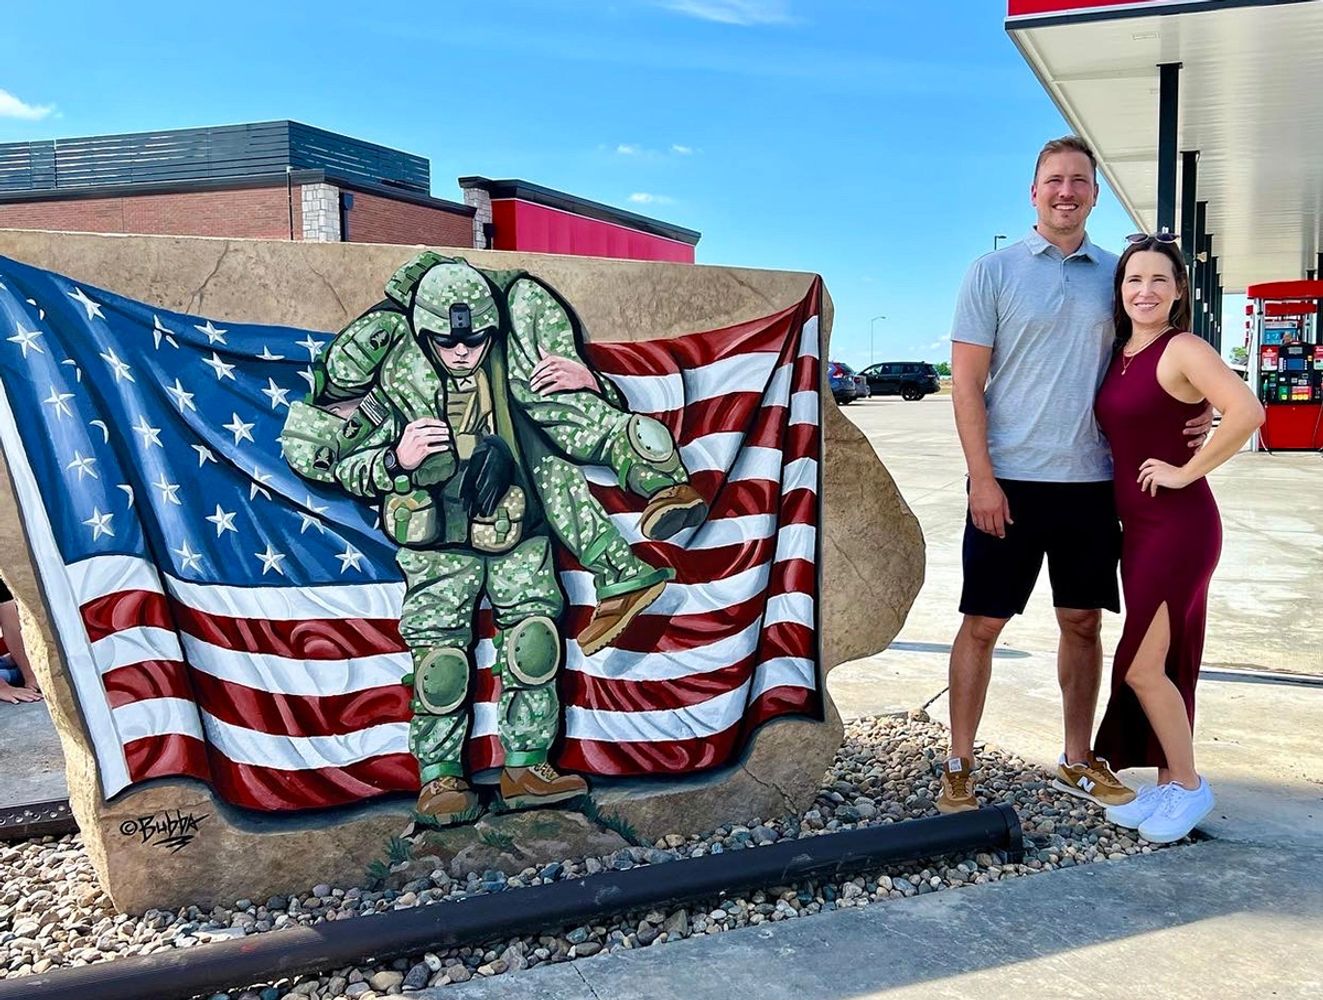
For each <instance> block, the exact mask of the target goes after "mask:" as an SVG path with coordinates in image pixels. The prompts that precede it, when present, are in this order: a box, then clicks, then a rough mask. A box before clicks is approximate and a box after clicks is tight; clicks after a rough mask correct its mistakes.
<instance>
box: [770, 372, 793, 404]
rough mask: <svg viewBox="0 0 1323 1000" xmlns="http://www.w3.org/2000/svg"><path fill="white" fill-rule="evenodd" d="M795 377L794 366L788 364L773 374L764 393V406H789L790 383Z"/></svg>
mask: <svg viewBox="0 0 1323 1000" xmlns="http://www.w3.org/2000/svg"><path fill="white" fill-rule="evenodd" d="M794 377H795V369H794V365H793V364H790V363H786V364H784V365H781V366H780V367H778V368H777V369H776V371H774V372H772V377H771V379H769V380H768V382H767V389H766V391H765V392H764V393H763V406H764V407H767V406H788V405H789V404H790V383H791V381H793V379H794Z"/></svg>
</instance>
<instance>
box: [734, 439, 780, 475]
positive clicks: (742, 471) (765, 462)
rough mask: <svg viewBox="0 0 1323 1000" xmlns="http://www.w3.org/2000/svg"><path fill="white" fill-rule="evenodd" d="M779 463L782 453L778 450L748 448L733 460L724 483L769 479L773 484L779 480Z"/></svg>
mask: <svg viewBox="0 0 1323 1000" xmlns="http://www.w3.org/2000/svg"><path fill="white" fill-rule="evenodd" d="M781 462H782V452H781V450H780V449H779V448H758V447H753V446H750V447H748V448H745V449H744V450H743V451H741V452H740V457H739V458H737V459H736V460H735V464H734V465H733V466H732V467H731V470H730V475H729V476H727V477H726V481H727V482H729V483H740V482H747V481H749V480H754V479H769V480H771V481H772V482H774V483H775V482H777V481H779V480H780V478H781Z"/></svg>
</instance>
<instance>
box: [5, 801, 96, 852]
mask: <svg viewBox="0 0 1323 1000" xmlns="http://www.w3.org/2000/svg"><path fill="white" fill-rule="evenodd" d="M77 832H78V822H77V820H75V819H74V816H73V813H72V812H71V811H70V810H69V800H68V799H50V800H49V801H46V802H29V803H27V804H26V805H21V806H5V807H4V808H0V842H4V841H10V840H27V839H29V838H30V837H62V836H64V835H65V834H66V833H77Z"/></svg>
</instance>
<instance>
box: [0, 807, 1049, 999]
mask: <svg viewBox="0 0 1323 1000" xmlns="http://www.w3.org/2000/svg"><path fill="white" fill-rule="evenodd" d="M990 850H999V851H1005V852H1006V853H1007V854H1008V855H1009V856H1010V857H1011V858H1012V859H1015V860H1018V859H1019V858H1020V857H1022V856H1023V853H1024V836H1023V832H1022V831H1021V829H1020V818H1019V817H1018V816H1017V815H1016V813H1015V810H1014V809H1013V808H1011V807H1010V806H1009V805H1005V804H999V805H995V806H992V807H990V808H987V809H977V810H972V811H970V812H962V813H954V814H952V815H949V816H930V817H925V818H923V819H914V820H907V821H905V822H903V823H895V824H889V825H886V826H870V827H864V828H863V829H859V830H846V831H842V832H839V833H831V834H824V835H822V836H818V837H806V838H803V839H797V840H783V841H781V842H779V843H776V844H770V845H767V846H765V847H756V848H747V849H745V850H742V851H727V852H725V853H723V854H707V855H704V856H702V857H699V858H685V859H682V860H678V861H672V862H667V863H664V864H658V865H645V866H641V867H638V868H631V869H630V870H628V871H608V872H603V873H601V874H600V875H590V876H588V877H586V878H581V879H566V880H563V881H560V882H553V883H549V884H547V885H538V886H530V887H529V888H527V889H516V890H512V891H510V892H498V893H492V894H489V895H480V896H471V897H469V898H468V899H464V900H458V901H454V902H449V903H436V904H432V905H428V906H418V907H413V908H411V909H407V910H393V911H390V912H388V913H380V914H374V915H372V916H366V917H355V918H352V919H347V920H336V921H331V922H329V923H322V924H317V925H315V926H313V927H301V926H300V927H289V928H285V929H282V930H278V931H271V932H267V933H264V934H257V935H250V936H248V937H245V938H242V939H240V940H236V941H222V942H220V943H218V944H208V945H200V946H198V947H196V948H187V949H185V948H171V949H168V950H166V951H158V952H156V953H154V954H151V955H138V956H134V957H133V958H122V959H117V960H115V961H112V962H98V963H96V964H93V965H83V966H79V967H77V968H70V969H52V970H51V971H49V972H43V973H40V974H38V975H30V976H22V977H20V978H17V979H4V980H0V1000H17V998H26V1000H30V998H36V997H39V998H40V1000H89V998H95V1000H179V998H184V997H192V996H197V995H198V994H208V993H214V992H216V991H217V990H224V989H227V988H228V989H233V988H242V987H245V986H248V985H250V984H253V983H264V982H270V981H273V980H278V979H287V978H290V977H292V976H296V975H302V974H305V973H313V972H324V971H325V970H327V969H336V968H342V967H344V966H346V965H356V964H360V963H364V962H373V963H377V962H384V961H390V960H391V959H394V958H400V957H403V956H406V955H416V954H418V953H419V952H424V951H432V950H439V949H443V948H457V947H462V946H464V945H468V944H474V943H477V942H480V941H487V940H491V939H493V938H498V937H517V936H519V935H522V934H535V933H538V932H539V931H546V930H549V929H552V928H559V927H564V926H569V925H575V924H582V923H587V922H588V921H590V920H592V919H593V918H596V917H600V916H604V915H606V914H613V913H623V912H626V911H629V910H640V909H646V908H649V907H654V906H660V905H662V904H666V903H674V902H680V901H682V900H691V899H702V898H705V897H713V896H721V895H726V894H728V893H732V892H737V891H740V890H745V889H756V888H763V887H767V886H773V885H787V884H791V883H794V882H800V881H804V880H806V879H821V878H831V877H835V876H840V875H842V874H844V873H846V872H852V871H858V870H861V869H866V868H877V867H881V866H883V865H888V864H894V863H897V862H901V861H913V860H916V859H918V858H926V857H932V856H937V855H942V854H955V853H968V852H971V851H990Z"/></svg>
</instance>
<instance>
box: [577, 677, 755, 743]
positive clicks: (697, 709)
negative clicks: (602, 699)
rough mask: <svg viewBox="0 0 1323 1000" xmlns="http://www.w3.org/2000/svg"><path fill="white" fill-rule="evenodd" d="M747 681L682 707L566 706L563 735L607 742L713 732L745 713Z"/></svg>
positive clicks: (699, 736)
mask: <svg viewBox="0 0 1323 1000" xmlns="http://www.w3.org/2000/svg"><path fill="white" fill-rule="evenodd" d="M748 691H749V681H745V682H744V683H743V684H741V685H740V686H739V687H737V688H735V689H734V690H731V691H727V692H725V693H724V694H719V695H717V696H716V697H713V698H709V699H707V701H701V702H699V703H698V704H697V705H686V706H685V707H683V708H666V709H653V710H649V711H645V712H616V711H608V710H605V709H587V708H576V707H575V706H573V705H571V706H569V707H567V708H566V709H565V735H566V736H567V737H569V738H570V739H576V740H605V741H606V742H608V743H655V742H659V741H662V740H691V739H702V738H704V737H708V736H715V735H716V734H717V733H720V732H722V731H723V730H726V729H729V728H730V727H731V726H733V725H734V724H735V723H737V722H739V721H740V719H741V718H743V717H744V709H745V708H746V707H747V704H748Z"/></svg>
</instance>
